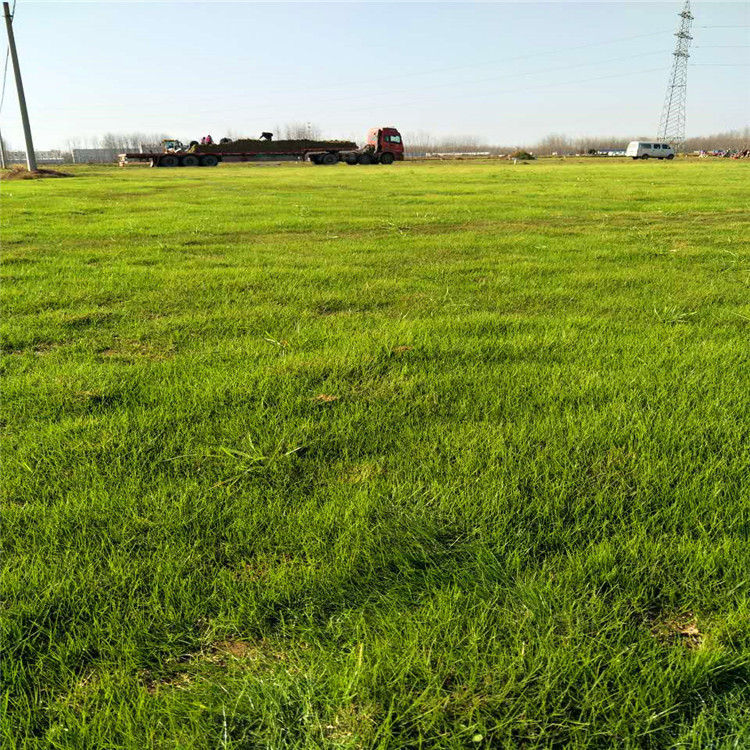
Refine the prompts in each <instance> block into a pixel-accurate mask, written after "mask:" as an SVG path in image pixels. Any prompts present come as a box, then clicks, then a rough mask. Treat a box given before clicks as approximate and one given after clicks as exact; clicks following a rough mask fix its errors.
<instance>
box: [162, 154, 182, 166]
mask: <svg viewBox="0 0 750 750" xmlns="http://www.w3.org/2000/svg"><path fill="white" fill-rule="evenodd" d="M179 164H180V160H179V159H178V158H177V157H176V156H172V154H167V155H166V156H162V157H161V159H159V166H160V167H176V166H179Z"/></svg>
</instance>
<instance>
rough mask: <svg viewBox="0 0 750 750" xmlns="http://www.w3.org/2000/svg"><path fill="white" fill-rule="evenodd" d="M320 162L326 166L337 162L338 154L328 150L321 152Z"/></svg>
mask: <svg viewBox="0 0 750 750" xmlns="http://www.w3.org/2000/svg"><path fill="white" fill-rule="evenodd" d="M320 163H321V164H325V165H326V166H329V167H330V166H331V165H332V164H338V163H339V155H338V154H334V153H332V152H329V153H327V154H323V155H322V156H321V157H320Z"/></svg>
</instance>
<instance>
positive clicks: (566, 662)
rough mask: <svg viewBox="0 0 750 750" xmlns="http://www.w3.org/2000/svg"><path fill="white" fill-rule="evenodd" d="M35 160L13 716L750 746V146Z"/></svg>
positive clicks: (21, 737)
mask: <svg viewBox="0 0 750 750" xmlns="http://www.w3.org/2000/svg"><path fill="white" fill-rule="evenodd" d="M66 171H72V172H74V173H75V174H76V177H75V178H74V179H66V180H49V181H38V182H36V181H34V182H31V181H29V182H15V183H6V184H4V185H3V186H2V224H3V229H2V273H3V283H2V312H3V338H2V346H3V352H4V355H3V361H2V364H3V428H4V440H3V450H4V457H3V490H4V506H3V507H4V535H3V542H4V563H5V565H4V584H3V589H4V595H5V598H6V601H7V608H6V612H5V614H4V617H3V626H4V634H3V644H4V646H5V655H4V663H3V666H4V680H5V688H6V712H5V716H4V725H3V732H4V747H5V748H7V749H8V750H11V749H14V750H15V749H16V748H17V749H19V750H20V749H23V750H26V749H29V750H30V749H32V748H33V749H35V750H36V749H37V748H39V749H41V748H65V749H66V750H67V749H69V748H71V749H72V748H81V749H84V748H86V749H88V748H129V749H130V748H133V749H136V748H180V749H182V748H190V749H192V748H196V749H198V748H200V749H203V748H205V749H206V750H208V749H209V748H211V749H214V748H235V749H237V750H239V749H240V748H242V749H244V748H259V749H260V748H264V749H265V748H267V749H269V750H270V749H271V748H273V749H274V750H287V749H289V750H291V749H292V748H295V749H296V748H300V749H302V748H304V749H307V748H347V749H350V748H351V749H353V748H379V749H381V750H385V749H386V748H388V749H389V750H390V749H391V748H394V749H397V748H425V749H427V748H429V749H431V750H433V749H434V750H438V749H440V750H442V749H445V750H454V749H455V750H458V748H467V747H476V748H483V747H485V748H525V749H531V748H575V749H582V748H614V747H617V748H653V749H654V750H661V749H663V748H696V749H697V748H708V747H711V748H730V747H731V748H739V747H750V682H749V681H750V666H749V665H750V626H749V622H750V605H749V603H748V602H749V599H748V595H749V593H750V543H749V542H750V539H749V537H750V493H749V490H748V484H749V477H748V471H749V467H750V427H749V425H750V354H749V349H748V343H749V342H748V332H749V331H750V247H749V246H748V237H749V236H750V212H749V210H748V207H749V206H750V179H749V178H750V164H749V163H747V162H734V161H728V160H723V161H713V162H689V161H676V162H674V163H667V162H631V161H629V160H628V161H624V160H608V161H605V160H588V161H585V160H582V161H571V160H569V161H567V162H565V161H553V160H548V161H544V162H542V161H540V162H535V163H532V164H518V165H512V164H510V163H461V162H454V163H448V164H440V163H437V164H435V163H429V164H419V163H414V164H398V165H395V166H393V167H375V166H373V167H348V166H343V165H342V166H339V167H331V168H326V167H312V166H309V165H298V164H286V165H283V166H268V165H237V166H234V165H231V166H230V165H222V166H220V167H218V168H214V169H189V168H185V169H152V170H149V169H143V168H127V169H120V170H118V169H116V168H102V167H77V168H75V167H74V168H71V169H67V170H66Z"/></svg>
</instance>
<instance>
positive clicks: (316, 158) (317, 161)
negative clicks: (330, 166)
mask: <svg viewBox="0 0 750 750" xmlns="http://www.w3.org/2000/svg"><path fill="white" fill-rule="evenodd" d="M310 161H311V162H312V163H313V164H320V156H311V157H310Z"/></svg>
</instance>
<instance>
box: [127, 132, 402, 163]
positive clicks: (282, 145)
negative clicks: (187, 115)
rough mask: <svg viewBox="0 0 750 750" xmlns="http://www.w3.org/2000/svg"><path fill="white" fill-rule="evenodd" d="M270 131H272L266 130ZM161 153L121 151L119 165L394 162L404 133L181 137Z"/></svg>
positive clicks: (398, 158)
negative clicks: (357, 138) (361, 140)
mask: <svg viewBox="0 0 750 750" xmlns="http://www.w3.org/2000/svg"><path fill="white" fill-rule="evenodd" d="M264 135H270V134H264ZM162 147H163V151H162V153H132V154H120V155H119V159H120V166H121V167H122V166H124V165H125V164H127V163H128V162H130V161H147V162H149V163H150V165H151V166H152V167H215V166H216V165H217V164H219V163H220V162H222V161H273V160H274V159H276V160H287V161H288V160H297V161H305V160H308V161H311V162H313V164H326V165H331V164H338V163H339V162H340V161H344V162H346V163H347V164H352V165H354V164H393V162H394V161H403V160H404V144H403V140H402V138H401V134H400V133H399V132H398V130H396V128H392V127H381V128H372V129H370V131H369V132H368V133H367V142H366V143H365V145H364V146H363V147H362V148H357V144H356V143H353V142H352V141H309V140H298V141H274V140H270V139H267V138H266V139H261V140H238V141H230V142H227V139H222V142H219V143H217V144H213V145H210V146H207V145H205V144H200V143H198V142H197V141H192V142H191V143H190V144H189V146H188V147H185V146H184V145H183V144H182V143H181V142H180V141H178V140H175V139H169V140H165V141H163V142H162Z"/></svg>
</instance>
